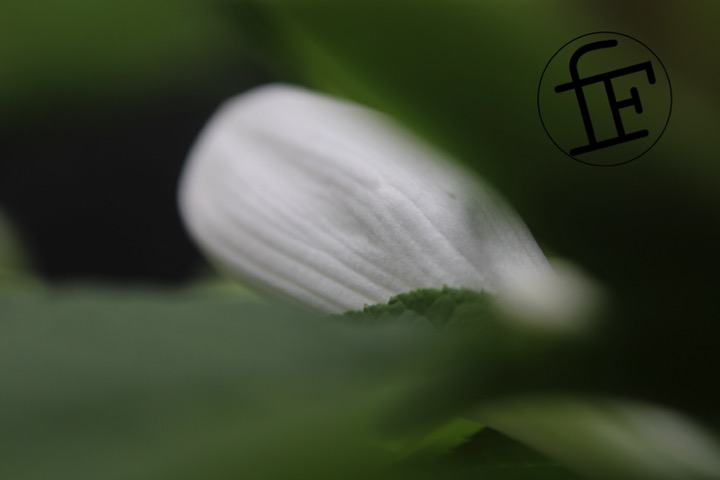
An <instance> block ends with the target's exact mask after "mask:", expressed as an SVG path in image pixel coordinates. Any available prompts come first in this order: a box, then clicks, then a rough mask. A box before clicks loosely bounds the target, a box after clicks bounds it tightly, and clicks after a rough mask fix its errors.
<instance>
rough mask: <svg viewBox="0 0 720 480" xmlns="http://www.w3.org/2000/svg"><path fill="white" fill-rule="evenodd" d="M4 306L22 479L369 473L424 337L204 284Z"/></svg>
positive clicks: (9, 413)
mask: <svg viewBox="0 0 720 480" xmlns="http://www.w3.org/2000/svg"><path fill="white" fill-rule="evenodd" d="M0 319H1V320H0V329H1V330H2V335H0V378H2V382H1V384H0V403H1V404H2V407H1V408H0V432H2V433H0V443H1V444H2V447H1V448H0V451H2V453H1V454H0V456H2V461H0V476H2V477H3V478H13V479H44V478H53V479H64V478H67V479H74V480H77V479H85V478H87V479H91V478H92V479H95V478H136V479H141V478H148V479H150V478H152V479H159V478H174V479H176V478H229V477H233V478H234V477H235V476H237V475H239V476H241V477H244V478H289V477H293V478H305V476H309V477H313V478H318V477H323V478H327V476H330V477H333V478H337V477H338V476H342V477H343V478H345V477H348V478H351V477H354V476H355V475H357V476H358V477H363V476H367V475H369V473H368V472H372V471H376V470H378V469H379V468H380V467H386V466H387V464H388V462H389V460H390V459H391V458H393V455H394V453H393V451H392V450H391V449H390V448H387V447H385V446H384V444H383V441H382V438H383V436H382V435H380V434H379V433H378V432H379V428H378V425H377V423H378V422H379V418H380V417H381V416H382V415H381V412H383V410H384V409H385V408H386V407H387V404H386V402H389V401H390V400H392V398H394V396H395V395H396V392H397V390H398V389H402V388H403V385H405V383H406V382H408V381H412V380H411V378H412V377H408V376H407V373H408V372H407V370H406V369H403V365H404V364H405V363H406V362H409V361H411V359H412V358H413V356H414V355H417V352H418V349H419V347H420V345H422V343H423V338H422V335H421V334H419V333H418V331H415V330H412V329H408V328H398V327H397V326H396V327H393V328H383V329H378V328H374V329H372V330H368V329H362V330H359V329H357V327H355V328H349V326H348V325H343V324H340V323H329V322H327V321H325V320H322V319H319V318H317V317H316V316H315V315H314V314H312V313H308V312H303V311H299V310H297V309H292V308H285V307H282V306H275V307H271V306H268V305H265V304H260V303H257V302H247V301H244V300H236V299H234V298H233V297H228V296H226V295H221V294H211V293H209V292H193V291H187V292H184V293H170V292H147V293H143V292H140V291H129V292H122V291H106V290H98V289H78V290H77V291H73V290H70V289H63V290H59V291H56V290H53V291H45V290H37V291H4V292H0Z"/></svg>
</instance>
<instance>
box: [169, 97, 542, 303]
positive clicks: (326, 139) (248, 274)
mask: <svg viewBox="0 0 720 480" xmlns="http://www.w3.org/2000/svg"><path fill="white" fill-rule="evenodd" d="M180 207H181V211H182V214H183V216H184V218H185V221H186V224H187V226H188V228H189V230H190V232H191V233H192V235H193V236H194V237H195V239H196V240H197V241H198V242H199V244H200V245H201V246H202V247H203V248H204V249H205V250H206V251H207V253H208V254H209V255H210V256H211V257H213V258H214V259H216V260H218V261H219V262H220V263H221V264H223V265H225V266H226V267H227V268H229V269H230V270H231V272H232V273H234V274H235V275H237V276H239V277H241V278H243V279H245V280H246V281H249V282H250V283H253V284H255V285H256V286H259V287H261V288H265V289H271V290H274V291H276V292H280V293H283V294H286V295H289V296H291V297H294V298H296V299H299V300H301V301H303V302H305V303H308V304H310V305H313V306H315V307H318V308H321V309H323V310H327V311H343V310H348V309H357V308H361V307H362V306H363V305H364V304H374V303H381V302H385V301H387V300H388V298H390V297H391V296H393V295H396V294H398V293H403V292H407V291H410V290H413V289H416V288H421V287H426V288H432V287H441V286H443V285H447V286H450V287H467V288H474V289H478V290H481V289H482V290H488V291H499V290H502V289H504V288H506V287H508V286H511V285H512V284H513V283H514V282H516V281H517V280H518V279H520V278H524V277H525V276H526V275H527V274H528V273H531V274H533V275H537V274H538V272H542V273H544V272H547V271H549V267H548V264H547V261H546V259H545V257H544V256H543V254H542V252H541V251H540V250H539V248H538V246H537V244H536V243H535V241H534V239H533V238H532V236H531V235H530V233H529V232H528V230H527V229H526V227H525V226H524V224H523V223H522V221H521V220H520V218H519V217H518V216H517V215H516V214H515V213H514V212H513V211H512V210H511V209H510V208H508V207H507V206H506V205H505V204H504V203H503V202H502V200H501V199H500V198H499V196H498V195H497V194H496V193H495V192H493V191H491V189H490V188H489V187H488V186H487V185H485V184H483V183H482V182H481V181H479V180H478V179H477V178H474V177H473V175H472V174H470V173H469V172H467V171H465V170H463V169H461V168H460V167H459V166H457V165H455V164H454V163H453V162H452V161H451V160H449V159H447V158H446V157H444V156H443V155H442V154H440V153H439V152H437V151H435V150H433V149H432V148H430V147H429V146H427V145H424V144H423V143H421V142H420V141H419V140H417V139H416V138H414V137H412V136H411V135H410V134H409V133H407V132H406V131H403V130H402V129H401V128H400V127H398V126H397V125H396V124H395V123H393V121H392V120H390V119H389V118H388V117H386V116H384V115H382V114H379V113H377V112H373V111H371V110H369V109H366V108H363V107H360V106H357V105H354V104H351V103H348V102H344V101H339V100H336V99H332V98H329V97H326V96H323V95H320V94H316V93H312V92H309V91H306V90H303V89H300V88H297V87H291V86H285V85H271V86H265V87H260V88H258V89H255V90H252V91H250V92H248V93H245V94H242V95H239V96H237V97H235V98H233V99H230V100H229V101H228V102H227V103H226V104H225V105H223V106H222V108H221V109H220V110H219V112H218V113H217V114H216V115H215V117H214V118H213V119H212V120H211V121H210V122H209V124H208V126H207V127H206V128H205V130H204V131H203V132H202V134H201V135H200V138H199V139H198V140H197V143H196V145H195V146H194V148H193V150H192V152H191V154H190V157H189V161H188V164H187V166H186V169H185V172H184V174H183V178H182V182H181V189H180Z"/></svg>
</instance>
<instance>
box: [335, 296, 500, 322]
mask: <svg viewBox="0 0 720 480" xmlns="http://www.w3.org/2000/svg"><path fill="white" fill-rule="evenodd" d="M490 305H491V297H490V296H489V295H488V294H486V293H483V292H476V291H474V290H468V289H464V288H463V289H452V288H448V287H443V288H442V289H441V290H433V289H418V290H415V291H413V292H409V293H403V294H401V295H397V296H395V297H392V298H391V299H390V300H389V301H388V303H387V304H380V305H365V307H364V308H363V309H362V310H361V311H350V312H346V313H344V314H343V317H345V318H348V319H350V320H352V321H359V322H379V323H388V322H392V321H402V322H412V323H418V324H426V325H432V326H433V327H436V328H441V327H444V326H446V325H451V324H456V323H460V322H471V323H475V324H478V323H482V321H483V317H484V316H486V315H488V310H489V309H490Z"/></svg>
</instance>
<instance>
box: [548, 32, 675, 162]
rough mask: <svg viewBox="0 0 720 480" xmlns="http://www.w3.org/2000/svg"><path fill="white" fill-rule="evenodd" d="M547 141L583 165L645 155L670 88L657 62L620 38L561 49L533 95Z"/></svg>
mask: <svg viewBox="0 0 720 480" xmlns="http://www.w3.org/2000/svg"><path fill="white" fill-rule="evenodd" d="M537 103H538V112H539V113H540V120H541V122H542V124H543V127H544V128H545V131H546V132H547V134H548V136H549V137H550V139H551V140H552V141H553V143H555V145H557V147H558V148H559V149H560V150H562V151H563V152H564V153H565V154H567V155H568V156H570V157H572V158H574V159H575V160H577V161H579V162H582V163H585V164H587V165H595V166H615V165H622V164H624V163H628V162H631V161H633V160H635V159H637V158H638V157H640V156H641V155H643V154H644V153H645V152H647V151H648V150H650V149H651V148H652V147H653V145H655V144H656V143H657V141H658V140H659V139H660V137H661V136H662V134H663V132H665V128H666V127H667V124H668V121H669V120H670V112H671V110H672V88H671V86H670V78H669V77H668V74H667V71H666V70H665V67H664V66H663V64H662V62H661V61H660V59H659V58H658V57H657V56H656V55H655V54H654V53H653V52H652V50H650V49H649V48H648V47H647V46H645V44H643V43H642V42H640V41H638V40H636V39H634V38H632V37H630V36H628V35H624V34H621V33H614V32H595V33H588V34H586V35H582V36H580V37H577V38H575V39H574V40H571V41H570V42H568V43H566V44H565V45H563V46H562V47H561V48H560V49H559V50H558V51H557V52H555V54H554V55H553V56H552V57H551V58H550V61H549V62H548V63H547V65H546V66H545V69H544V70H543V73H542V76H541V77H540V84H539V86H538V93H537Z"/></svg>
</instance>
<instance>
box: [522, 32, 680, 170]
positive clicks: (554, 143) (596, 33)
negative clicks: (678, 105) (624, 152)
mask: <svg viewBox="0 0 720 480" xmlns="http://www.w3.org/2000/svg"><path fill="white" fill-rule="evenodd" d="M602 34H605V35H618V36H621V37H625V38H629V39H630V40H632V41H634V42H637V43H638V44H640V45H642V47H643V48H645V49H646V50H647V51H648V52H650V53H651V54H652V56H653V57H654V58H655V59H656V60H657V61H658V63H659V64H660V67H662V69H663V73H664V74H665V78H666V79H667V83H668V90H669V92H670V106H669V109H668V113H667V118H666V119H665V124H664V125H663V128H662V130H661V131H660V133H659V134H658V135H657V137H656V138H655V140H654V141H653V142H652V143H651V144H650V146H648V147H647V148H646V149H645V150H643V151H642V153H640V154H638V155H636V156H634V157H632V158H631V159H629V160H625V161H622V162H619V163H613V164H607V165H602V164H597V163H591V162H588V161H585V160H581V159H579V158H577V157H574V156H572V155H570V153H569V152H567V151H565V149H564V148H562V147H561V146H560V145H558V143H557V142H556V141H555V139H554V138H553V136H552V135H551V134H550V132H549V131H548V128H547V126H546V125H545V121H544V120H543V115H542V110H541V108H540V91H541V89H542V85H543V78H544V77H545V73H546V72H547V69H548V67H550V64H551V63H552V62H553V60H554V59H555V57H557V56H558V54H560V52H562V51H563V50H565V48H566V47H567V46H568V45H570V44H571V43H573V42H576V41H577V40H580V39H581V38H583V37H587V36H590V35H602ZM536 103H537V110H538V116H539V117H540V124H541V125H542V127H543V130H545V134H546V135H547V136H548V138H549V139H550V141H551V142H552V143H553V145H555V146H556V147H557V148H558V150H560V151H561V152H562V153H563V154H565V155H566V156H568V157H570V158H572V159H573V160H575V161H576V162H579V163H582V164H583V165H588V166H591V167H619V166H621V165H627V164H628V163H630V162H634V161H635V160H637V159H638V158H640V157H642V156H643V155H645V154H646V153H647V152H649V151H650V150H651V149H652V148H653V147H654V146H655V145H656V144H657V142H658V141H660V138H662V136H663V135H664V134H665V131H666V130H667V127H668V124H669V123H670V117H671V116H672V108H673V91H672V83H671V82H670V75H669V74H668V72H667V69H666V68H665V64H663V62H662V60H660V57H658V56H657V55H656V54H655V52H654V51H653V50H652V49H651V48H650V47H648V46H647V45H645V43H643V42H641V41H640V40H638V39H636V38H635V37H632V36H630V35H627V34H625V33H619V32H613V31H610V30H601V31H597V32H590V33H585V34H583V35H579V36H577V37H575V38H573V39H572V40H570V41H568V42H566V43H565V44H563V45H562V46H561V47H560V48H559V49H557V50H556V51H555V53H553V55H552V56H551V57H550V59H549V60H548V61H547V63H546V64H545V68H543V71H542V74H541V75H540V81H539V82H538V87H537V95H536Z"/></svg>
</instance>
